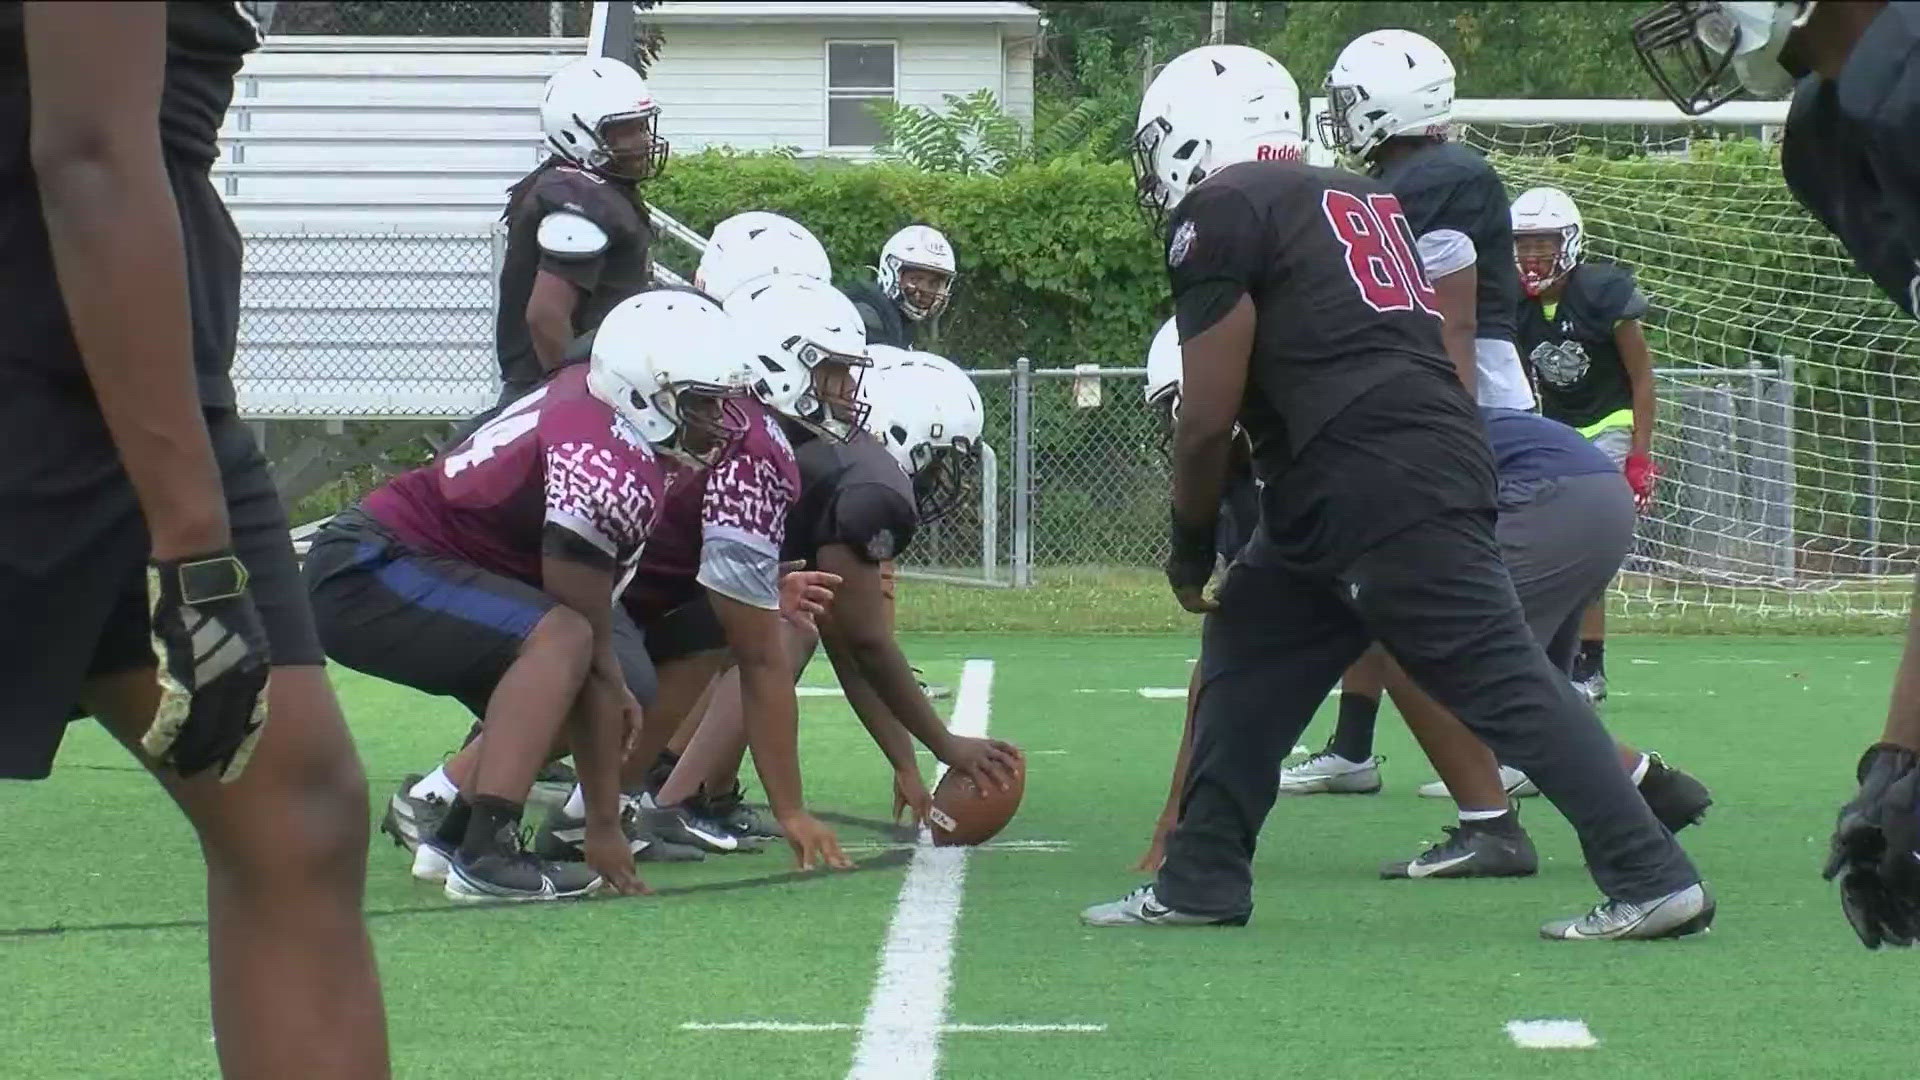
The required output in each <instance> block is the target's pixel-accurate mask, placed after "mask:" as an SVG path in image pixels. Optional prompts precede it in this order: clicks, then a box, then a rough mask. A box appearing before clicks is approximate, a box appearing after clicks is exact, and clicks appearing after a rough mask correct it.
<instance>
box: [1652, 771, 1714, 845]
mask: <svg viewBox="0 0 1920 1080" xmlns="http://www.w3.org/2000/svg"><path fill="white" fill-rule="evenodd" d="M1640 797H1641V798H1643V799H1645V800H1647V808H1648V809H1650V810H1652V811H1653V816H1654V817H1657V818H1659V819H1660V824H1662V825H1665V826H1666V827H1667V831H1668V832H1676V833H1677V832H1679V831H1680V830H1681V829H1684V828H1686V827H1687V826H1689V825H1693V824H1697V823H1698V822H1699V821H1700V819H1701V818H1703V817H1705V816H1706V814H1707V807H1709V806H1712V805H1713V793H1712V792H1710V791H1708V790H1707V785H1705V784H1703V783H1701V782H1700V781H1698V780H1696V779H1694V777H1693V776H1692V775H1691V774H1689V773H1685V772H1682V771H1680V770H1679V769H1676V768H1674V767H1672V766H1671V765H1668V764H1667V763H1666V762H1665V761H1662V760H1661V759H1660V755H1659V754H1656V753H1653V752H1651V751H1649V752H1648V753H1647V773H1646V775H1645V776H1642V777H1641V778H1640Z"/></svg>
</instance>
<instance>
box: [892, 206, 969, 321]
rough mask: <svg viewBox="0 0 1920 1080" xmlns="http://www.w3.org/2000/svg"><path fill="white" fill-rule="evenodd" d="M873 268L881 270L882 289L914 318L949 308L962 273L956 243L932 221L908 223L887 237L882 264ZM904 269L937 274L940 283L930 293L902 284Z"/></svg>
mask: <svg viewBox="0 0 1920 1080" xmlns="http://www.w3.org/2000/svg"><path fill="white" fill-rule="evenodd" d="M874 269H875V270H876V271H877V272H878V274H879V278H880V290H881V291H882V292H884V293H886V294H887V298H888V299H890V300H892V301H893V302H894V303H896V304H898V305H900V310H901V311H902V312H904V313H905V314H906V316H907V318H909V319H912V320H913V321H914V322H919V321H921V320H922V319H931V318H933V317H934V316H935V315H938V314H940V313H941V312H942V311H945V310H946V309H947V301H948V300H950V299H952V297H953V279H954V278H955V277H958V276H959V267H958V264H956V263H955V262H954V259H953V245H952V244H950V243H948V242H947V238H946V235H945V234H944V233H942V232H941V231H940V230H939V229H936V228H934V227H933V226H931V225H909V226H907V227H906V228H904V229H901V230H900V231H899V232H897V233H894V234H893V235H892V236H890V237H888V238H887V242H886V243H885V244H883V245H882V246H881V248H880V265H879V266H877V267H875V268H874ZM902 270H925V271H928V272H930V273H934V274H938V275H940V283H939V284H938V285H937V286H935V287H934V290H933V293H932V295H931V296H927V295H926V294H925V290H922V289H907V288H903V287H902V285H901V282H900V271H902Z"/></svg>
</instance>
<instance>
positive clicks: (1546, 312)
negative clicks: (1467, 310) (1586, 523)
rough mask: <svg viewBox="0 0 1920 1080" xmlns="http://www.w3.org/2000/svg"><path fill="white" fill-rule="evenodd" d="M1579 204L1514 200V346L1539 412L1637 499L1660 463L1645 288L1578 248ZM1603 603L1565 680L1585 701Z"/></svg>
mask: <svg viewBox="0 0 1920 1080" xmlns="http://www.w3.org/2000/svg"><path fill="white" fill-rule="evenodd" d="M1585 241H1586V230H1585V227H1584V225H1583V223H1582V222H1581V220H1580V208H1579V207H1577V206H1575V205H1574V202H1573V200H1572V199H1571V198H1568V197H1567V193H1566V192H1564V191H1561V190H1560V189H1558V188H1551V187H1537V188H1530V189H1528V190H1526V191H1524V192H1521V193H1520V197H1519V198H1517V199H1515V200H1513V249H1514V260H1515V262H1516V263H1517V264H1518V265H1519V267H1520V288H1521V291H1522V292H1524V293H1525V294H1526V295H1525V297H1524V299H1522V300H1521V302H1520V323H1519V334H1520V346H1521V351H1522V352H1523V353H1524V354H1525V355H1526V359H1527V365H1528V366H1529V367H1530V368H1532V370H1533V373H1534V375H1535V376H1536V378H1537V381H1538V385H1539V390H1540V411H1541V413H1542V414H1544V415H1546V416H1548V417H1550V418H1552V419H1555V420H1558V421H1560V422H1561V423H1563V424H1568V425H1570V426H1572V427H1574V428H1575V429H1577V430H1578V431H1579V432H1580V434H1582V435H1585V436H1586V437H1587V438H1589V439H1591V440H1592V441H1593V444H1594V445H1595V446H1598V447H1599V448H1600V449H1602V450H1604V451H1606V453H1607V456H1608V457H1610V458H1612V459H1613V460H1614V461H1615V462H1616V463H1617V464H1618V465H1619V466H1620V468H1621V469H1622V470H1623V471H1624V472H1625V473H1626V477H1627V483H1628V484H1630V485H1632V487H1633V497H1634V501H1635V502H1636V503H1638V504H1639V505H1640V506H1641V507H1643V508H1644V507H1645V506H1646V504H1647V501H1648V500H1649V499H1651V498H1652V497H1653V485H1654V481H1655V478H1657V477H1658V476H1659V474H1660V470H1659V469H1658V467H1656V466H1655V464H1654V461H1653V453H1652V447H1653V421H1654V416H1655V415H1656V409H1655V401H1654V394H1653V357H1652V355H1651V354H1649V353H1648V351H1647V339H1646V335H1645V334H1644V333H1643V332H1642V331H1641V329H1640V320H1641V319H1642V318H1644V317H1645V316H1646V313H1647V297H1646V294H1644V293H1642V292H1641V291H1640V288H1639V286H1637V285H1636V284H1634V280H1633V271H1631V270H1629V269H1627V268H1626V267H1624V266H1621V265H1619V264H1618V263H1612V262H1604V261H1602V262H1594V261H1590V260H1583V259H1582V258H1581V256H1582V254H1583V253H1584V249H1585ZM1606 632H1607V609H1606V604H1605V603H1604V602H1601V603H1596V604H1594V605H1593V607H1592V608H1590V609H1588V611H1587V618H1586V622H1585V624H1583V625H1582V626H1581V628H1580V651H1579V653H1578V655H1577V656H1576V657H1575V658H1574V663H1573V681H1574V684H1575V685H1576V686H1579V687H1580V688H1581V690H1582V692H1584V693H1585V694H1586V695H1587V699H1588V700H1589V701H1595V702H1598V701H1604V700H1606V697H1607V667H1606Z"/></svg>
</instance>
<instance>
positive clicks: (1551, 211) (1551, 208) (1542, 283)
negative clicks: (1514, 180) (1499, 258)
mask: <svg viewBox="0 0 1920 1080" xmlns="http://www.w3.org/2000/svg"><path fill="white" fill-rule="evenodd" d="M1512 217H1513V254H1514V259H1513V261H1514V264H1515V265H1516V266H1517V267H1518V268H1519V270H1520V286H1521V288H1522V289H1524V290H1525V291H1526V294H1527V295H1528V296H1539V295H1540V294H1541V293H1543V292H1545V291H1547V290H1548V289H1551V288H1552V287H1553V286H1554V283H1555V282H1558V281H1559V280H1560V279H1561V278H1564V277H1566V276H1567V275H1568V274H1570V273H1572V272H1573V268H1574V267H1575V266H1577V265H1579V263H1580V251H1581V248H1582V246H1583V245H1584V243H1585V239H1586V232H1585V226H1584V223H1583V222H1582V221H1581V219H1580V208H1579V207H1577V206H1575V205H1574V203H1573V200H1572V199H1571V198H1569V197H1568V195H1567V193H1566V192H1564V191H1561V190H1560V189H1559V188H1551V187H1536V188H1528V189H1527V190H1526V191H1523V192H1521V193H1520V197H1519V198H1517V199H1515V200H1513V207H1512Z"/></svg>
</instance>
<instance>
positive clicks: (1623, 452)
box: [1571, 427, 1633, 704]
mask: <svg viewBox="0 0 1920 1080" xmlns="http://www.w3.org/2000/svg"><path fill="white" fill-rule="evenodd" d="M1592 442H1593V445H1594V446H1596V447H1598V448H1599V449H1600V450H1601V451H1602V452H1604V453H1605V454H1606V455H1607V457H1608V458H1610V459H1612V461H1613V463H1614V464H1615V465H1617V466H1620V467H1621V468H1622V469H1624V468H1625V467H1626V462H1627V454H1628V453H1630V452H1631V451H1632V450H1633V429H1632V428H1631V427H1611V428H1604V429H1602V430H1600V431H1597V432H1595V433H1594V434H1593V436H1592ZM1571 677H1572V679H1573V683H1574V685H1575V686H1577V687H1578V688H1579V689H1580V692H1581V693H1582V694H1584V695H1586V698H1587V700H1588V701H1590V702H1594V703H1595V704H1598V703H1599V702H1602V701H1605V700H1606V699H1607V598H1606V594H1605V593H1604V592H1603V593H1601V595H1599V596H1598V597H1596V598H1595V599H1594V601H1593V603H1591V604H1589V605H1587V607H1586V609H1585V612H1584V614H1583V615H1582V617H1581V621H1580V646H1579V651H1578V652H1576V653H1575V654H1574V658H1573V664H1572V668H1571Z"/></svg>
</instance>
